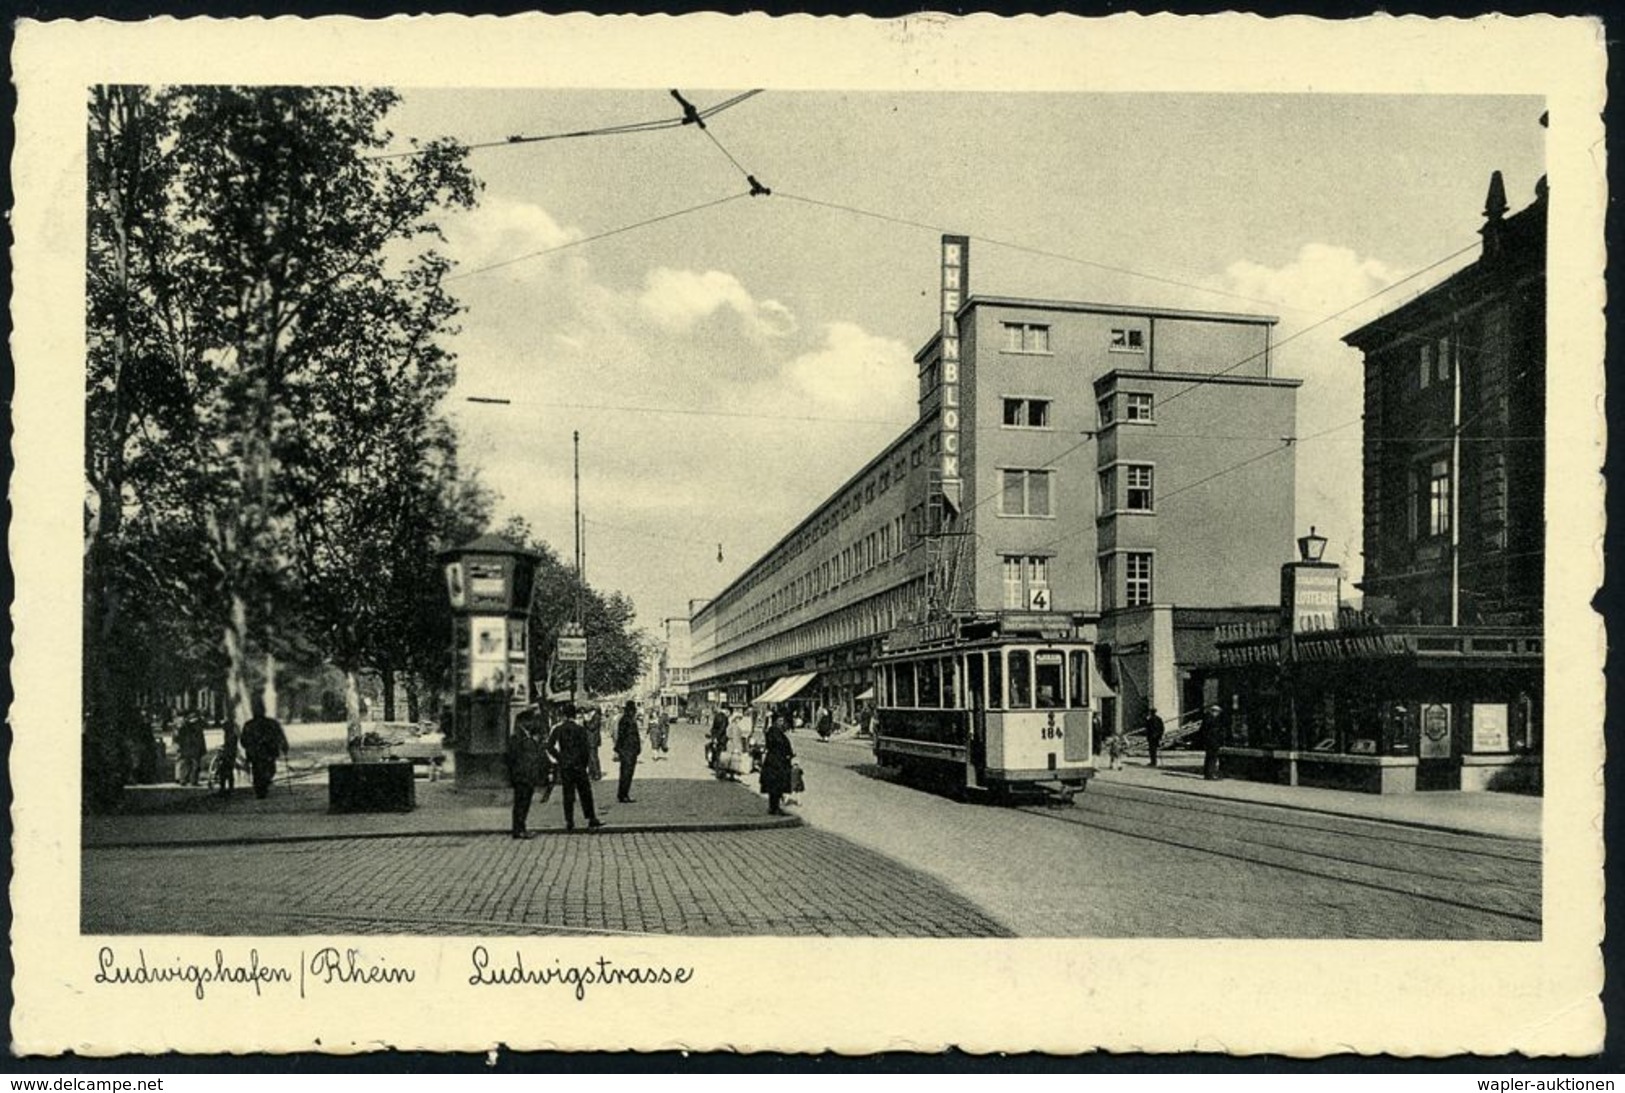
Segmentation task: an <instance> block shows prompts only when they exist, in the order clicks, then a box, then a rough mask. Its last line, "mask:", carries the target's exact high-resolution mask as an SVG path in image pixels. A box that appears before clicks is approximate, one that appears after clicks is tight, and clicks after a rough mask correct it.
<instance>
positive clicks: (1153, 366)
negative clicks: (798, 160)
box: [691, 237, 1299, 724]
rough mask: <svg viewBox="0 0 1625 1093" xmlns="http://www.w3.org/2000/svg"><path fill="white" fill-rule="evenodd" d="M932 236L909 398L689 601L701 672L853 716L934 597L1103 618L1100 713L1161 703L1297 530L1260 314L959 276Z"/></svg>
mask: <svg viewBox="0 0 1625 1093" xmlns="http://www.w3.org/2000/svg"><path fill="white" fill-rule="evenodd" d="M943 246H944V266H943V272H944V293H943V301H944V312H945V316H946V318H945V323H944V330H945V331H952V334H951V335H950V334H945V333H940V332H939V333H938V334H936V335H934V336H933V337H932V338H931V339H930V340H928V341H927V342H926V343H925V345H924V346H923V347H922V348H921V350H920V351H919V353H918V354H916V357H915V364H916V368H917V372H918V379H919V396H918V408H919V409H918V417H917V419H916V420H915V422H914V423H913V424H912V425H910V426H909V427H908V428H907V429H906V430H904V432H903V433H902V434H901V435H900V436H898V437H897V438H896V439H895V440H894V441H892V442H891V443H890V444H889V445H887V446H886V447H885V448H884V449H882V450H881V451H880V452H878V453H877V454H876V455H875V456H874V458H872V459H871V460H869V462H868V463H866V464H865V465H864V466H863V467H862V468H861V469H860V470H859V471H858V472H857V473H856V474H854V475H853V476H852V477H851V478H849V479H848V480H847V481H846V482H844V483H842V484H841V485H840V486H839V487H838V488H837V489H835V490H834V491H833V492H832V493H831V494H830V495H829V497H828V498H827V499H826V500H825V501H824V502H823V503H822V504H820V505H818V506H816V507H815V508H814V509H812V511H810V512H809V513H808V514H807V516H806V517H805V518H804V519H803V520H802V521H800V522H799V523H798V524H797V525H796V526H795V527H793V528H791V529H790V531H789V532H788V533H787V534H786V535H785V536H784V537H783V538H782V539H780V540H779V541H778V542H777V543H776V544H774V546H773V547H772V548H771V549H770V550H768V552H767V553H766V554H764V555H763V556H762V557H761V558H759V559H757V561H756V562H755V563H753V564H752V565H751V566H750V567H749V568H748V569H746V570H745V572H744V573H743V574H741V575H740V576H739V578H738V579H737V580H735V581H734V582H733V583H732V584H730V585H729V586H728V587H727V588H725V589H723V590H722V591H721V592H720V593H718V594H717V596H716V597H715V599H713V600H711V601H710V602H709V603H707V604H706V605H705V606H703V607H702V608H700V609H699V610H698V611H697V612H696V613H695V614H694V616H693V618H692V620H691V621H692V628H691V639H692V648H693V658H694V668H693V673H692V678H693V681H694V689H695V691H696V692H699V691H701V690H704V691H708V692H711V693H725V694H726V696H727V699H728V700H730V701H734V702H742V701H747V700H749V699H751V698H754V697H756V696H757V695H759V694H760V693H762V691H763V690H764V689H765V688H767V687H769V686H773V685H775V684H777V685H778V686H777V688H776V690H775V691H774V695H775V696H776V697H778V698H781V699H785V698H788V699H789V700H792V701H795V700H802V699H804V700H806V701H809V702H812V701H824V702H827V703H829V704H830V706H831V708H832V709H835V710H836V711H837V712H838V713H843V714H850V713H851V711H852V709H853V707H854V704H855V703H856V702H858V701H860V700H861V699H862V696H864V695H865V694H866V692H867V690H868V688H869V687H870V685H871V683H872V679H871V676H870V672H869V665H870V663H871V662H872V660H873V658H874V657H875V656H876V655H877V653H878V652H879V648H880V643H881V641H882V640H883V638H884V637H885V635H886V634H887V633H888V632H890V631H891V630H892V629H893V628H894V627H895V626H897V625H899V624H900V623H902V622H904V621H905V620H909V621H915V620H919V619H920V618H922V617H924V616H925V615H926V614H928V613H930V612H931V611H933V610H934V611H935V612H939V613H940V612H944V611H946V612H951V613H953V614H955V615H958V616H960V617H962V618H964V617H976V618H981V619H997V620H1003V621H1005V622H1010V623H1014V622H1018V621H1019V622H1020V623H1021V624H1023V625H1025V626H1027V627H1029V628H1038V629H1043V630H1049V631H1059V630H1065V631H1069V632H1072V633H1077V634H1081V635H1084V636H1087V637H1092V638H1097V639H1098V640H1100V641H1102V642H1104V643H1106V644H1110V645H1113V646H1114V647H1115V655H1114V656H1113V657H1112V661H1113V663H1114V665H1116V667H1117V672H1116V673H1114V674H1115V675H1117V680H1116V681H1115V682H1117V683H1118V690H1119V692H1120V697H1119V699H1118V701H1117V703H1115V704H1113V705H1109V706H1108V707H1107V708H1106V710H1105V712H1106V715H1107V717H1108V718H1118V717H1120V718H1121V719H1122V720H1123V722H1124V723H1125V724H1133V723H1135V722H1136V721H1137V719H1138V718H1139V717H1140V716H1142V714H1143V707H1144V705H1145V704H1146V703H1148V702H1152V701H1154V702H1155V703H1156V704H1157V705H1158V707H1159V709H1160V710H1162V711H1163V713H1164V716H1165V717H1166V716H1168V714H1169V713H1171V712H1177V711H1178V709H1179V707H1180V705H1181V700H1182V689H1181V679H1180V665H1181V664H1182V663H1184V662H1185V661H1186V660H1187V659H1188V660H1196V659H1201V658H1200V657H1199V656H1197V655H1196V653H1199V652H1200V653H1205V652H1206V650H1207V649H1208V648H1210V645H1211V634H1212V628H1213V626H1214V625H1215V624H1216V623H1217V622H1220V621H1230V620H1231V619H1232V617H1233V613H1234V612H1237V611H1240V612H1241V613H1242V614H1243V615H1245V613H1246V612H1247V610H1248V609H1250V608H1254V607H1255V605H1261V604H1265V605H1267V604H1270V603H1272V602H1273V601H1274V599H1275V597H1276V591H1277V588H1276V583H1277V581H1278V579H1279V577H1278V570H1277V560H1278V559H1279V557H1280V555H1281V552H1282V550H1283V548H1289V547H1290V544H1291V542H1292V536H1293V533H1294V529H1293V488H1294V459H1293V451H1292V447H1291V445H1290V443H1289V440H1290V438H1291V437H1292V436H1293V432H1294V429H1295V421H1296V393H1297V387H1298V384H1299V381H1297V380H1291V379H1283V378H1280V377H1277V376H1275V375H1274V374H1273V373H1272V361H1271V350H1270V336H1271V331H1272V329H1273V327H1274V324H1275V321H1276V320H1275V319H1274V318H1273V317H1271V316H1259V315H1244V314H1234V313H1221V312H1196V311H1178V310H1171V309H1161V308H1140V307H1132V306H1126V305H1116V304H1100V303H1086V302H1078V301H1052V300H1030V299H1019V298H1013V297H1004V296H973V295H968V294H967V292H966V290H967V289H968V287H969V285H968V275H967V274H968V260H969V253H968V244H967V242H966V241H965V240H964V239H963V238H961V237H945V238H944V241H943ZM947 320H951V321H947ZM1193 610H1194V611H1197V612H1199V613H1200V617H1199V618H1195V619H1186V618H1185V614H1184V613H1186V612H1189V611H1193ZM1215 612H1219V614H1217V615H1216V614H1215ZM1182 621H1184V622H1186V623H1187V625H1183V626H1182V625H1181V623H1182ZM1182 633H1185V634H1188V636H1189V641H1191V642H1195V643H1197V644H1200V645H1201V646H1202V648H1201V649H1200V650H1186V649H1185V648H1184V645H1185V644H1186V640H1185V638H1182V636H1181V634H1182ZM1187 654H1189V655H1188V656H1187Z"/></svg>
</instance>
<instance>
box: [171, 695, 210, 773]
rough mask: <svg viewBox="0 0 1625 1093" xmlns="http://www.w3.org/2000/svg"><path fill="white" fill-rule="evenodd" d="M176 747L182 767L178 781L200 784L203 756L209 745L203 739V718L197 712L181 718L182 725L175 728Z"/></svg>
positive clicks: (206, 752)
mask: <svg viewBox="0 0 1625 1093" xmlns="http://www.w3.org/2000/svg"><path fill="white" fill-rule="evenodd" d="M175 749H176V751H178V752H179V753H180V758H181V761H180V769H179V771H178V772H177V777H176V779H175V780H176V781H177V782H179V783H180V784H181V785H183V786H195V785H197V784H198V778H199V775H200V774H201V773H202V767H203V757H204V755H206V754H208V751H209V745H208V744H207V743H206V742H205V741H204V739H203V718H202V716H201V715H199V714H198V713H196V712H192V713H188V714H187V715H186V716H185V717H183V718H181V727H180V728H179V729H176V730H175Z"/></svg>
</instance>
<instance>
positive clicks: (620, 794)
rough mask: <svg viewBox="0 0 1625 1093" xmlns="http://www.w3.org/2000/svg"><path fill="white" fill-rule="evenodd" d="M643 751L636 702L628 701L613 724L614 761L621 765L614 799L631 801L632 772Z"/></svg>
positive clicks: (627, 802)
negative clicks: (618, 718)
mask: <svg viewBox="0 0 1625 1093" xmlns="http://www.w3.org/2000/svg"><path fill="white" fill-rule="evenodd" d="M642 752H643V741H642V739H641V738H640V737H639V736H638V704H637V703H636V702H628V703H627V704H626V708H625V709H624V710H622V711H621V719H620V721H618V722H617V723H616V725H615V761H616V762H617V763H619V764H620V765H621V777H620V780H619V781H618V782H617V783H616V787H615V799H616V800H617V801H619V802H620V803H621V804H623V805H629V804H631V803H632V772H633V771H635V770H637V768H638V756H639V755H640V754H642Z"/></svg>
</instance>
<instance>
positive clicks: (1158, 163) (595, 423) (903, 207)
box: [391, 88, 1545, 631]
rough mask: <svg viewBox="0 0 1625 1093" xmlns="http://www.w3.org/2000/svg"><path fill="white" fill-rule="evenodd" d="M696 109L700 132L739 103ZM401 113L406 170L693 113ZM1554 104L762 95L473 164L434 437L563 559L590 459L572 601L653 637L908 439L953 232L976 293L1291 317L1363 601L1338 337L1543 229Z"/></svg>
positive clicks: (1087, 457)
mask: <svg viewBox="0 0 1625 1093" xmlns="http://www.w3.org/2000/svg"><path fill="white" fill-rule="evenodd" d="M681 90H682V93H683V95H684V96H685V97H686V98H687V99H688V100H689V101H690V102H692V103H694V104H695V105H696V106H697V107H698V108H699V109H701V110H705V109H706V108H708V107H710V106H712V105H714V104H718V103H721V102H723V101H725V100H727V99H729V98H732V97H733V96H735V95H737V94H739V93H740V92H741V91H742V90H744V89H706V88H683V89H681ZM402 95H403V98H402V102H401V104H400V105H399V106H398V107H397V109H396V111H395V112H394V114H393V115H392V117H391V128H392V130H393V131H394V132H395V134H396V135H397V138H398V140H397V146H398V147H400V148H407V147H409V144H408V141H409V139H410V138H414V137H415V138H418V139H428V138H432V137H440V136H451V137H455V138H457V139H459V140H461V141H464V142H469V143H475V142H482V141H498V142H506V140H507V138H508V137H510V136H513V135H532V136H534V135H545V134H553V133H561V132H573V131H578V130H583V129H591V128H599V127H604V126H616V125H623V124H628V123H635V122H645V121H656V120H664V119H669V118H672V117H675V116H677V115H678V113H679V108H678V106H677V104H676V102H675V100H674V99H673V98H672V96H671V94H670V92H669V90H668V89H666V88H651V89H649V90H647V91H624V90H617V91H591V90H581V91H571V90H566V91H560V90H556V89H547V90H542V89H532V90H512V91H488V90H481V91H457V90H441V89H436V90H407V91H403V92H402ZM1543 109H1544V103H1543V101H1542V100H1541V99H1539V98H1530V97H1527V96H1525V97H1511V96H1464V95H1435V96H1382V95H1290V96H1289V95H1241V94H1200V95H1197V94H1181V95H1172V94H1170V95H1148V94H1082V93H1077V94H1074V93H1067V94H1011V93H1002V94H1001V93H959V92H953V93H946V92H930V93H896V94H888V93H872V92H861V93H860V92H854V93H843V92H839V91H820V92H795V91H780V90H769V91H765V92H763V93H761V94H759V95H756V96H754V97H751V98H748V99H746V100H744V101H742V102H739V103H737V104H736V105H733V106H731V107H729V108H728V109H726V110H723V111H720V112H718V113H716V114H714V115H712V116H711V117H710V118H709V119H708V121H707V126H708V129H707V130H706V131H705V132H701V131H699V130H698V129H696V128H695V127H693V126H684V127H681V128H668V129H660V130H655V131H650V132H640V133H623V134H617V135H606V136H596V137H583V138H573V139H560V140H549V141H540V142H531V143H520V144H509V143H502V144H500V145H499V146H497V147H492V148H486V149H475V150H473V151H471V153H470V164H471V166H472V167H473V169H474V171H475V173H476V175H477V176H478V177H479V178H480V179H481V180H482V182H483V184H484V190H483V193H482V197H481V201H480V205H479V207H478V208H477V209H475V210H473V211H471V212H466V213H457V214H447V215H445V216H443V217H442V218H441V221H440V222H441V226H442V228H443V229H444V231H445V234H446V237H447V242H446V248H445V249H446V250H447V252H448V253H449V254H450V255H451V256H452V257H453V258H455V259H456V260H457V262H458V263H459V265H458V269H457V271H456V273H455V274H454V277H455V280H454V281H453V282H452V283H451V284H452V288H453V290H454V292H455V294H456V295H457V296H458V297H459V299H460V300H461V301H462V303H463V304H464V305H465V308H466V310H465V312H464V313H463V314H462V315H461V316H460V317H459V330H458V332H457V333H456V334H455V335H454V336H452V337H451V338H449V339H448V344H449V345H450V346H451V347H452V348H453V349H454V350H455V351H456V353H457V355H458V359H459V378H458V382H457V385H456V387H455V388H454V390H453V392H452V394H451V396H450V398H449V399H448V401H447V405H446V409H447V412H448V413H449V415H450V416H451V417H452V418H453V420H454V421H455V422H456V424H457V427H458V429H459V432H460V435H461V437H462V450H463V459H464V462H465V464H466V465H470V466H474V467H477V468H478V469H479V473H480V475H481V478H482V480H483V481H484V482H485V483H486V484H487V485H489V486H491V487H492V488H493V489H495V490H496V491H497V493H498V494H499V495H500V497H501V501H500V503H499V506H498V522H499V523H500V522H501V519H502V518H505V517H506V516H507V515H509V514H518V515H522V516H524V517H526V518H527V519H528V520H529V521H530V523H531V526H532V527H533V528H534V529H535V530H536V532H537V533H538V534H539V535H540V536H541V537H542V538H543V539H545V540H547V541H548V542H550V543H552V544H554V546H555V547H556V548H557V549H558V550H559V552H560V554H561V556H563V557H566V558H568V557H570V556H571V553H572V537H571V527H572V515H571V512H572V509H571V506H572V478H571V433H572V432H573V431H579V433H580V437H581V442H580V443H581V505H582V511H583V514H584V518H585V530H586V534H585V539H586V543H585V554H586V565H585V569H586V573H587V577H588V579H589V581H591V582H592V583H593V584H594V585H595V586H597V587H600V588H604V589H618V590H620V591H622V592H625V593H626V594H627V595H628V596H630V597H631V598H632V600H633V603H634V604H635V606H636V607H637V610H638V625H639V626H641V627H645V628H648V629H650V630H656V631H658V630H659V628H660V624H661V620H662V619H665V618H668V617H675V616H686V615H687V613H688V601H689V600H691V599H697V598H705V597H710V596H713V595H715V594H716V593H717V592H719V591H721V590H722V589H723V588H724V587H725V586H726V585H727V583H728V582H729V581H731V580H733V579H734V578H735V577H737V576H738V575H739V573H740V572H742V571H743V570H744V569H745V568H746V567H747V566H748V565H749V564H750V563H751V562H752V561H754V560H755V559H756V558H757V557H759V556H760V555H761V553H762V552H763V551H765V550H766V549H767V548H769V547H771V546H772V545H773V543H775V542H776V541H777V540H778V539H779V538H780V537H781V536H782V535H783V534H784V533H785V532H787V531H788V530H789V529H790V528H792V527H793V526H794V525H795V524H796V523H797V522H798V521H799V520H800V519H801V518H802V517H803V516H805V515H806V514H807V513H808V512H809V511H810V510H811V509H812V508H813V507H814V506H815V505H817V504H818V503H819V502H820V501H822V500H823V499H824V498H826V497H827V496H828V495H829V494H830V493H831V492H832V491H833V490H834V489H835V488H836V487H838V486H839V485H840V484H841V483H842V482H844V481H845V480H846V479H847V478H848V477H849V476H850V475H851V474H852V473H853V472H855V471H856V470H857V469H858V468H860V467H861V466H863V464H864V463H866V462H867V461H868V460H869V459H870V458H871V457H872V456H874V455H875V454H877V453H878V452H879V451H880V449H881V448H882V447H883V446H884V445H885V444H886V443H887V442H888V441H890V440H891V439H892V438H893V437H895V436H896V435H897V434H898V433H899V432H900V431H901V430H902V429H903V428H905V427H906V426H907V424H908V423H909V422H910V421H911V420H912V419H913V416H914V367H913V355H914V352H915V351H916V350H917V349H919V347H920V346H922V345H923V344H924V343H925V342H926V340H927V339H928V338H929V337H930V335H931V333H932V330H933V329H934V324H935V322H936V318H935V309H936V308H935V292H936V284H937V269H936V261H937V237H938V236H939V235H940V234H941V233H943V232H953V233H960V234H966V235H969V236H971V237H972V242H971V291H972V293H975V294H983V295H1000V296H1023V297H1034V298H1041V299H1057V300H1090V301H1097V302H1108V303H1120V304H1128V305H1142V306H1161V307H1186V308H1197V309H1203V310H1220V311H1240V312H1248V313H1254V314H1272V315H1276V316H1279V318H1280V323H1279V325H1278V326H1277V327H1276V334H1275V341H1276V343H1277V344H1278V345H1279V347H1280V348H1279V350H1278V352H1277V353H1276V354H1275V366H1276V369H1277V372H1278V373H1279V374H1281V375H1287V376H1293V377H1297V378H1301V379H1302V380H1303V381H1304V383H1303V386H1302V388H1301V389H1300V391H1299V402H1298V430H1297V432H1298V436H1299V437H1300V438H1303V440H1302V442H1301V443H1300V444H1299V445H1298V446H1297V459H1298V463H1297V468H1298V490H1297V497H1296V499H1295V500H1296V515H1297V524H1298V525H1299V528H1300V531H1302V530H1307V529H1308V527H1309V525H1311V524H1313V525H1315V526H1316V528H1317V529H1318V530H1319V531H1320V532H1321V533H1322V534H1324V535H1326V536H1327V537H1328V538H1329V539H1330V540H1331V543H1330V545H1329V547H1328V549H1327V558H1328V560H1331V561H1335V562H1338V563H1340V564H1341V565H1343V566H1344V568H1345V570H1346V573H1347V576H1348V577H1349V578H1350V579H1351V580H1358V578H1359V576H1360V574H1361V572H1362V568H1363V567H1362V564H1361V557H1360V443H1359V441H1360V427H1359V423H1358V419H1359V415H1360V387H1361V380H1360V357H1359V355H1358V354H1357V353H1355V352H1354V351H1353V350H1351V349H1349V348H1347V347H1346V346H1344V345H1343V344H1342V343H1341V341H1340V340H1339V339H1340V337H1341V335H1343V334H1345V333H1347V332H1348V331H1350V330H1353V329H1354V328H1355V327H1357V326H1359V325H1361V324H1362V323H1363V322H1366V321H1369V320H1370V319H1371V318H1374V317H1375V316H1377V315H1379V314H1382V313H1383V312H1385V311H1388V310H1392V309H1393V308H1394V307H1396V306H1398V305H1399V304H1401V303H1403V302H1404V301H1406V300H1408V299H1410V298H1412V297H1414V296H1415V295H1416V294H1417V293H1418V292H1420V291H1422V290H1424V289H1425V288H1427V287H1428V286H1429V285H1432V284H1436V283H1437V282H1438V281H1440V280H1442V279H1443V278H1444V277H1446V276H1448V275H1449V274H1450V273H1451V272H1452V271H1454V270H1455V269H1459V268H1460V267H1461V266H1463V265H1465V264H1467V263H1469V262H1471V261H1472V260H1473V259H1474V258H1475V257H1476V255H1477V247H1476V244H1477V243H1478V235H1477V231H1478V228H1479V226H1480V225H1481V224H1482V210H1483V206H1484V196H1485V191H1486V190H1487V188H1488V184H1489V177H1490V173H1491V172H1492V171H1494V170H1500V171H1501V172H1502V173H1503V176H1504V178H1505V181H1506V186H1507V192H1508V196H1509V198H1510V201H1511V204H1512V206H1513V207H1514V208H1515V209H1516V208H1522V207H1523V206H1525V205H1527V204H1528V203H1529V201H1530V200H1532V198H1533V194H1534V186H1535V183H1536V180H1537V178H1538V177H1539V176H1540V175H1541V174H1542V172H1543V170H1544V167H1543V149H1544V138H1545V130H1544V129H1542V128H1541V127H1540V125H1539V122H1538V119H1539V117H1540V114H1541V112H1542V110H1543ZM712 138H714V139H712ZM747 173H748V174H750V175H754V176H755V177H756V178H757V179H758V180H759V181H760V182H761V183H762V184H764V185H765V186H767V187H770V188H771V189H772V190H773V193H772V195H770V196H769V195H763V196H754V197H751V196H746V195H747V193H748V191H749V184H748V183H747V182H746V180H745V175H746V174H747ZM724 199H731V200H724ZM712 202H721V203H720V204H715V205H711V207H706V208H701V206H705V205H707V204H708V203H712ZM689 210H694V211H689ZM670 214H677V215H670ZM661 217H664V219H660V220H658V221H657V222H654V223H645V222H647V221H652V220H655V219H656V218H661ZM638 225H641V226H638ZM621 229H627V230H621ZM606 233H614V234H606ZM556 248H562V249H556ZM544 251H545V252H550V253H539V252H544ZM1452 255H1454V256H1455V257H1453V258H1452V257H1451V256H1452ZM1430 267H1431V268H1430ZM1419 271H1425V272H1420V273H1419ZM471 397H474V398H499V399H508V400H509V404H507V405H492V404H488V403H472V402H469V401H467V400H468V399H469V398H471ZM1193 397H1195V396H1193ZM1317 434H1320V435H1317ZM1073 458H1075V459H1076V460H1078V461H1079V463H1078V467H1077V470H1078V473H1091V474H1092V473H1093V469H1092V465H1091V464H1092V458H1093V456H1092V449H1089V448H1088V447H1087V446H1085V447H1084V448H1083V449H1080V451H1079V453H1078V454H1077V455H1076V456H1075V457H1073ZM1058 469H1060V470H1062V471H1063V472H1064V471H1065V470H1066V469H1067V468H1066V467H1064V466H1063V467H1060V468H1058ZM1213 469H1214V470H1222V469H1223V468H1217V467H1216V468H1213ZM719 547H720V555H721V560H720V561H719V559H718V555H719ZM1291 549H1292V546H1291V544H1290V543H1286V544H1283V546H1282V550H1283V557H1282V560H1283V561H1285V560H1288V555H1289V554H1290V552H1291Z"/></svg>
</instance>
